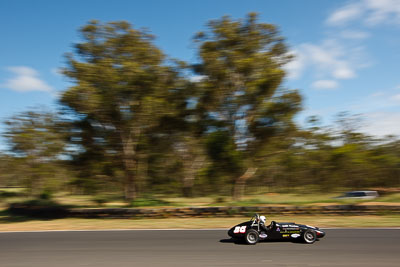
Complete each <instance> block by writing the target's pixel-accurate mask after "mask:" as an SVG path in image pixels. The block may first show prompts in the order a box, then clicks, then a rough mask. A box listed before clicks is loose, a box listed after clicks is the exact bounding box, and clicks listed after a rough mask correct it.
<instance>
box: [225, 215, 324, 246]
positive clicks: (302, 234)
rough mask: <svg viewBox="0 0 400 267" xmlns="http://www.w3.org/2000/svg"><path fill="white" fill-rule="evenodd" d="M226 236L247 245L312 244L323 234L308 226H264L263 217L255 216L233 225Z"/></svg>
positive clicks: (289, 224) (282, 224)
mask: <svg viewBox="0 0 400 267" xmlns="http://www.w3.org/2000/svg"><path fill="white" fill-rule="evenodd" d="M228 235H229V236H230V237H232V238H233V239H236V240H244V241H245V242H246V243H247V244H250V245H255V244H256V243H257V242H258V241H262V240H291V241H301V242H304V243H307V244H312V243H314V242H315V241H316V240H318V238H322V237H324V236H325V232H324V231H322V230H321V229H319V228H318V227H313V226H309V225H303V224H297V223H286V222H275V221H272V222H271V223H270V224H269V225H265V217H264V216H259V215H258V214H255V215H254V216H253V217H252V218H251V219H250V221H246V222H243V223H240V224H238V225H235V226H234V227H232V228H231V229H229V231H228Z"/></svg>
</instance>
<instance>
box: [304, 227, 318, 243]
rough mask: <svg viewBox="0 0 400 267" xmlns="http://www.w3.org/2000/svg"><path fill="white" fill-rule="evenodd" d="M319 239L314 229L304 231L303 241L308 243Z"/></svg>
mask: <svg viewBox="0 0 400 267" xmlns="http://www.w3.org/2000/svg"><path fill="white" fill-rule="evenodd" d="M316 240H317V234H316V233H315V232H314V231H312V230H306V231H305V232H304V233H303V241H304V242H305V243H307V244H312V243H314V242H315V241H316Z"/></svg>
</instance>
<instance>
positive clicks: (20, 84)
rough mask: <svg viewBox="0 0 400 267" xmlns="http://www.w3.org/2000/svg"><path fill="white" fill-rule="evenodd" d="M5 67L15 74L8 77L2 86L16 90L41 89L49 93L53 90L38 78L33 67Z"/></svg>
mask: <svg viewBox="0 0 400 267" xmlns="http://www.w3.org/2000/svg"><path fill="white" fill-rule="evenodd" d="M7 69H8V70H9V71H10V72H12V73H14V75H15V76H14V77H12V78H10V79H8V80H7V81H6V83H5V84H4V85H3V87H6V88H8V89H11V90H14V91H18V92H30V91H42V92H49V93H50V92H52V91H53V88H52V87H51V86H50V85H48V84H47V83H46V82H45V81H43V80H41V79H40V78H39V73H38V72H37V71H36V70H34V69H33V68H30V67H25V66H18V67H9V68H7Z"/></svg>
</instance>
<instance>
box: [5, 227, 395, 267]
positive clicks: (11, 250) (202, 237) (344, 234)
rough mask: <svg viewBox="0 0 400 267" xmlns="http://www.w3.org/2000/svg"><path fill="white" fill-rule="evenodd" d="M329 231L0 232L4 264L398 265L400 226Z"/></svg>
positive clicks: (186, 266) (9, 265)
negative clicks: (291, 236) (236, 234)
mask: <svg viewBox="0 0 400 267" xmlns="http://www.w3.org/2000/svg"><path fill="white" fill-rule="evenodd" d="M326 232H327V236H326V237H325V238H323V239H321V240H320V241H317V242H315V243H314V244H313V245H307V244H299V243H291V242H274V243H272V242H268V243H266V242H264V243H259V244H257V245H255V246H248V245H243V244H235V243H233V242H231V241H230V240H229V239H228V236H227V235H226V231H220V230H183V231H179V230H165V231H164V230H159V231H151V230H144V231H139V230H137V231H89V232H87V231H72V232H30V233H29V232H28V233H0V266H1V267H14V266H27V267H28V266H29V267H33V266H40V267H47V266H49V267H50V266H51V267H59V266H61V267H63V266H96V267H100V266H110V267H117V266H158V267H161V266H185V267H188V266H343V267H344V266H363V267H365V266H396V267H398V266H400V229H391V230H384V229H374V230H369V229H354V230H351V229H347V230H344V229H331V230H326Z"/></svg>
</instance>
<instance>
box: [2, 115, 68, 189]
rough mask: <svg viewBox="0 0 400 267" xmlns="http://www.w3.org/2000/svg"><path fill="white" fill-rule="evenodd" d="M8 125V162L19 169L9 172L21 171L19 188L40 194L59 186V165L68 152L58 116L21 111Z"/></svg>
mask: <svg viewBox="0 0 400 267" xmlns="http://www.w3.org/2000/svg"><path fill="white" fill-rule="evenodd" d="M5 126H6V128H5V132H4V137H5V139H6V144H7V145H8V146H7V147H8V160H9V161H10V163H13V165H14V167H15V166H17V168H18V169H17V170H8V172H9V173H13V172H14V173H16V172H19V174H20V175H21V176H22V177H24V178H23V179H21V181H19V182H20V183H22V184H19V185H20V186H26V187H27V188H28V189H29V191H30V193H31V194H39V193H41V191H42V190H44V189H47V188H46V187H49V186H51V184H54V183H57V182H58V181H56V180H57V178H56V176H57V175H56V174H57V172H58V173H60V166H57V162H59V161H60V156H61V155H62V153H63V152H64V149H65V136H64V134H63V133H62V131H61V130H60V129H59V124H58V119H57V115H56V114H53V113H51V112H44V111H40V110H31V111H26V112H21V113H18V114H16V115H14V116H13V117H11V118H9V119H7V120H6V121H5ZM8 168H12V167H11V165H9V166H8ZM11 183H12V181H11Z"/></svg>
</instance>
